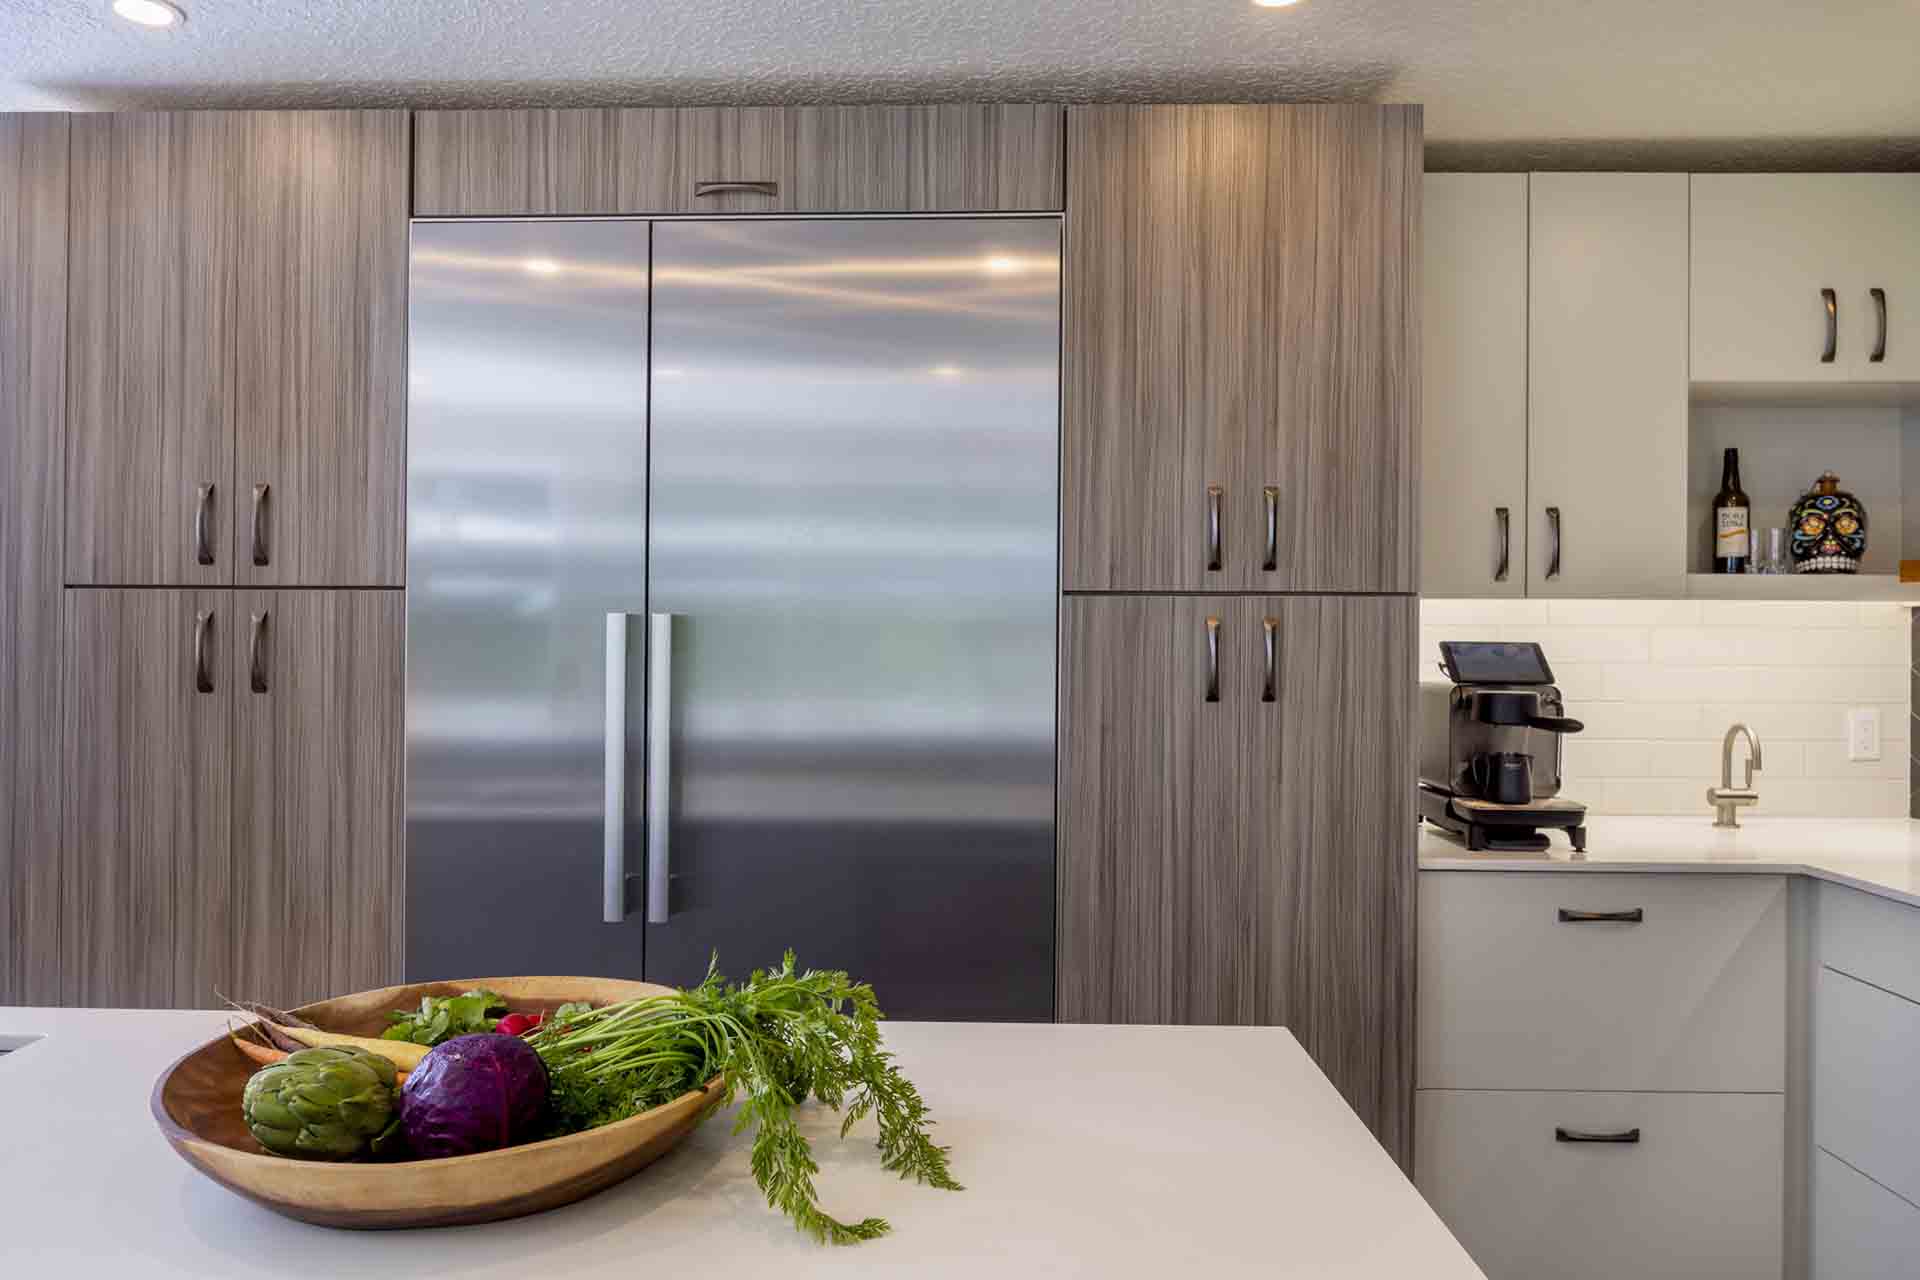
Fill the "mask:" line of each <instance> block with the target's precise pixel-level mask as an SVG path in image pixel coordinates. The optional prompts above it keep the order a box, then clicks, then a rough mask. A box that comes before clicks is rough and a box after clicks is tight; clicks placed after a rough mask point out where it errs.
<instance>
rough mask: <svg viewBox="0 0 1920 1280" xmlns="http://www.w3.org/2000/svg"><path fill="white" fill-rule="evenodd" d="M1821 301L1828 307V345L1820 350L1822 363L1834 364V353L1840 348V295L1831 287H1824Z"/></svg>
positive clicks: (1821, 292)
mask: <svg viewBox="0 0 1920 1280" xmlns="http://www.w3.org/2000/svg"><path fill="white" fill-rule="evenodd" d="M1820 301H1821V302H1823V303H1825V304H1826V308H1827V345H1826V346H1824V347H1822V348H1821V350H1820V363H1821V364H1832V363H1833V357H1834V354H1835V353H1836V352H1837V351H1839V349H1840V295H1839V294H1837V293H1835V292H1834V291H1833V290H1831V289H1822V290H1821V291H1820Z"/></svg>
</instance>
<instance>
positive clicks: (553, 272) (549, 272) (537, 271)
mask: <svg viewBox="0 0 1920 1280" xmlns="http://www.w3.org/2000/svg"><path fill="white" fill-rule="evenodd" d="M520 265H521V266H523V267H525V268H526V269H527V270H528V271H531V272H532V273H533V274H534V275H536V276H557V275H559V274H560V264H559V263H557V262H555V261H554V260H553V259H552V258H527V259H524V260H523V261H522V262H521V263H520Z"/></svg>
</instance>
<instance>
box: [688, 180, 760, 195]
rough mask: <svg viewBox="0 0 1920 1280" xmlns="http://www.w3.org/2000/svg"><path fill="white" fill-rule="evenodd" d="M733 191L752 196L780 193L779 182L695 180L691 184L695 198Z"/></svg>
mask: <svg viewBox="0 0 1920 1280" xmlns="http://www.w3.org/2000/svg"><path fill="white" fill-rule="evenodd" d="M735 191H740V192H745V193H746V194H748V195H754V196H777V195H779V194H780V184H779V183H777V182H696V183H694V184H693V194H694V198H695V199H699V198H700V197H702V196H721V195H727V194H728V193H730V192H735Z"/></svg>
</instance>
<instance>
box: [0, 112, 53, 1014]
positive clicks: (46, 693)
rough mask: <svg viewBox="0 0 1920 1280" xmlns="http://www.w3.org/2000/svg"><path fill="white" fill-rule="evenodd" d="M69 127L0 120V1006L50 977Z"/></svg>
mask: <svg viewBox="0 0 1920 1280" xmlns="http://www.w3.org/2000/svg"><path fill="white" fill-rule="evenodd" d="M67 128H68V127H67V118H66V117H65V116H62V115H53V114H46V113H33V114H23V115H0V1004H13V1003H19V1002H22V1001H25V1000H28V999H30V998H32V997H33V996H35V995H37V994H39V993H43V992H49V991H52V990H54V989H55V987H56V986H57V984H58V982H59V963H58V956H57V950H56V946H55V936H54V930H53V922H54V920H55V919H56V916H57V901H58V895H59V882H58V880H57V878H56V876H55V861H54V860H53V859H50V858H48V857H46V856H45V851H46V850H49V849H56V848H58V847H59V844H60V788H59V778H60V755H59V751H58V749H57V745H56V744H57V743H58V742H59V741H60V680H59V671H60V603H61V591H60V532H61V523H62V515H61V500H62V497H63V494H64V490H63V486H62V484H61V475H60V459H61V455H62V453H63V451H64V448H65V419H66V414H65V405H66V401H65V397H64V395H63V378H64V376H65V375H64V373H63V370H64V368H65V362H66V348H67V343H66V339H67V328H66V309H67Z"/></svg>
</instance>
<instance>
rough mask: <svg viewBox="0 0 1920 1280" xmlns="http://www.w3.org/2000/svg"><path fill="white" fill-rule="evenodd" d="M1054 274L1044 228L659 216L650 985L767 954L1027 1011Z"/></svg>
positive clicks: (1050, 717)
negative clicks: (656, 704)
mask: <svg viewBox="0 0 1920 1280" xmlns="http://www.w3.org/2000/svg"><path fill="white" fill-rule="evenodd" d="M1059 259H1060V228H1059V223H1058V222H1057V221H1056V220H1053V219H1046V218H1032V219H987V218H971V219H967V218H955V219H857V220H824V221H793V220H760V219H755V220H752V221H725V222H672V223H666V222H663V223H660V224H658V225H657V226H656V227H655V229H654V298H653V306H654V311H653V324H654V334H653V342H654V356H653V360H654V380H653V407H652V421H653V446H652V453H653V507H652V556H651V561H650V568H649V572H650V577H651V602H652V603H651V607H652V608H653V609H655V610H657V611H663V612H670V613H672V614H673V615H674V620H673V623H672V652H671V661H670V663H667V664H666V665H667V666H668V667H669V668H670V670H669V672H668V673H667V677H666V680H665V681H664V683H666V684H669V685H670V687H671V691H672V693H671V709H670V710H671V713H670V716H669V717H668V718H667V724H666V726H665V727H666V730H667V732H668V733H669V734H670V735H671V741H670V743H669V744H668V745H669V747H670V757H671V765H672V767H671V777H670V779H669V786H668V789H667V791H666V793H665V795H664V796H661V797H656V801H663V802H664V808H665V810H666V814H665V816H666V818H667V826H666V828H665V831H666V836H667V839H666V840H665V842H664V844H665V847H664V848H661V849H656V850H654V856H653V858H652V859H651V861H650V870H651V871H652V872H653V873H655V874H657V873H658V872H660V871H661V870H665V871H666V872H667V874H668V875H669V876H670V880H669V881H668V885H667V892H666V893H665V895H664V901H660V900H659V899H660V897H661V895H658V894H657V893H656V894H654V895H653V896H654V897H655V899H656V902H657V903H658V905H659V906H661V907H662V908H664V910H662V911H659V912H656V913H655V914H658V915H661V916H663V917H664V919H663V920H662V921H661V922H658V923H654V924H652V925H650V927H649V934H648V939H647V977H648V978H649V979H651V980H653V981H656V982H670V983H685V982H690V981H694V980H697V979H698V978H699V977H700V976H701V974H703V973H704V972H705V971H706V968H707V963H708V957H709V954H710V953H714V952H717V953H718V955H719V959H720V964H721V967H722V969H723V970H724V971H726V972H727V973H729V974H731V975H744V974H745V973H746V972H747V971H748V970H750V969H752V968H753V967H755V966H759V965H765V964H769V963H775V962H777V961H778V960H779V958H780V954H781V952H782V951H783V950H784V949H786V948H788V947H791V948H793V949H794V950H795V951H796V952H797V953H798V955H799V959H800V962H801V963H802V964H803V965H807V966H812V967H816V968H839V969H846V970H849V971H851V972H852V973H853V974H854V976H855V977H858V978H863V979H866V980H868V981H871V982H873V983H874V984H875V987H876V989H877V991H878V994H879V997H880V1002H881V1005H882V1007H883V1008H884V1009H886V1010H887V1012H888V1013H889V1014H890V1015H892V1016H895V1017H906V1018H992V1019H1047V1018H1051V1017H1052V1015H1053V894H1054V872H1053V851H1054V844H1053V819H1054V648H1055V612H1056V600H1057V582H1058V574H1057V569H1056V554H1055V552H1056V541H1057V532H1056V530H1057V523H1058V516H1059V502H1058V488H1059V414H1058V405H1059V341H1060V340H1059V311H1060V298H1059V281H1060V277H1059ZM650 887H651V888H653V889H656V890H657V889H658V887H659V886H658V885H657V884H655V885H653V886H650Z"/></svg>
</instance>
